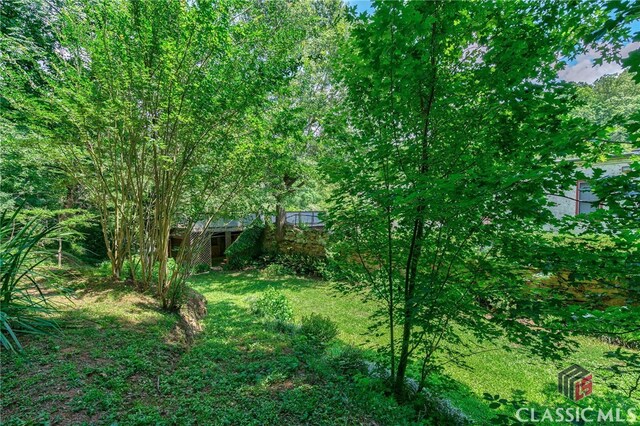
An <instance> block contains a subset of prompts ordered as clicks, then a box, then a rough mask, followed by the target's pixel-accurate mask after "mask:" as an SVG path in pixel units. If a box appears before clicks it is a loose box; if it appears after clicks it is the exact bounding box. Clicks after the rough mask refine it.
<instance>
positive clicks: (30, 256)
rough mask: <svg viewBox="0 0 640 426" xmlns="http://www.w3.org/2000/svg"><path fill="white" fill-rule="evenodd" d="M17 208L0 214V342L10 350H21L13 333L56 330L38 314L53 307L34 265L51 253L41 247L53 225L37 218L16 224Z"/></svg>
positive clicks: (18, 211) (54, 326) (54, 325)
mask: <svg viewBox="0 0 640 426" xmlns="http://www.w3.org/2000/svg"><path fill="white" fill-rule="evenodd" d="M21 210H22V208H18V209H17V210H16V211H15V212H13V214H9V213H8V211H7V210H4V211H3V212H2V213H0V331H1V332H0V344H1V345H2V347H4V348H5V349H8V350H11V351H18V350H21V349H22V345H21V344H20V340H19V339H18V337H17V333H20V332H23V333H29V334H34V333H43V334H44V333H46V332H47V329H56V324H55V322H53V321H49V320H47V319H46V318H44V317H42V314H49V313H51V311H52V310H53V308H52V306H51V305H50V303H49V302H48V300H47V298H46V297H45V295H44V293H43V292H42V290H41V288H40V287H39V285H38V282H37V281H36V267H37V266H38V265H40V264H41V263H42V262H44V261H45V260H46V259H47V258H48V257H49V256H50V255H51V253H50V252H48V251H45V250H43V249H42V248H41V247H42V246H43V243H44V241H45V240H46V239H47V237H48V236H49V234H50V233H51V232H52V231H53V230H54V228H49V227H46V226H45V225H43V224H41V223H40V221H39V220H38V218H37V217H36V218H33V219H31V220H30V221H28V222H27V223H24V224H23V223H20V222H19V221H18V220H17V216H18V214H19V213H20V211H21Z"/></svg>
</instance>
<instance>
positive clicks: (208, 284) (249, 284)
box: [192, 271, 327, 295]
mask: <svg viewBox="0 0 640 426" xmlns="http://www.w3.org/2000/svg"><path fill="white" fill-rule="evenodd" d="M192 282H193V285H194V288H196V289H198V290H202V291H206V290H207V289H213V290H216V291H224V292H226V293H230V294H236V295H245V294H251V293H257V292H260V291H264V290H266V289H267V288H269V287H274V288H276V289H286V290H289V291H303V290H305V289H308V288H312V287H317V286H324V285H327V283H326V282H324V281H320V280H315V279H311V278H301V277H295V276H283V277H265V276H263V275H262V274H260V272H259V271H242V272H218V271H216V272H210V273H209V274H206V275H201V276H198V277H195V279H193V280H192Z"/></svg>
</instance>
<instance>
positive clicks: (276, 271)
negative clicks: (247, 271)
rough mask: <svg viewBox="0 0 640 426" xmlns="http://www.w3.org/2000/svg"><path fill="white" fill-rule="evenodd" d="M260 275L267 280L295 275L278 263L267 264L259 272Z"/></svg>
mask: <svg viewBox="0 0 640 426" xmlns="http://www.w3.org/2000/svg"><path fill="white" fill-rule="evenodd" d="M260 274H262V275H264V276H265V277H267V278H279V277H286V276H287V275H295V273H294V272H293V271H292V270H291V269H289V268H287V267H286V266H284V265H281V264H279V263H269V264H268V265H267V266H265V267H264V268H262V269H261V270H260Z"/></svg>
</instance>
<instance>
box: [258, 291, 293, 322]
mask: <svg viewBox="0 0 640 426" xmlns="http://www.w3.org/2000/svg"><path fill="white" fill-rule="evenodd" d="M251 310H252V311H253V312H254V313H255V314H256V315H259V316H261V317H265V318H267V319H269V320H272V321H276V322H279V323H284V322H287V321H290V320H291V318H292V317H293V310H292V309H291V305H290V303H289V300H288V299H287V297H286V296H285V295H284V294H282V293H280V292H279V291H278V290H276V289H274V288H269V289H268V290H267V291H265V292H264V293H262V295H261V296H260V297H258V299H257V300H256V301H255V302H253V303H252V305H251Z"/></svg>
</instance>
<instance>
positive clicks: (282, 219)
mask: <svg viewBox="0 0 640 426" xmlns="http://www.w3.org/2000/svg"><path fill="white" fill-rule="evenodd" d="M286 222H287V212H286V210H285V209H284V206H283V205H282V204H280V202H278V204H276V241H277V242H278V244H280V243H282V241H284V226H285V224H286Z"/></svg>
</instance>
